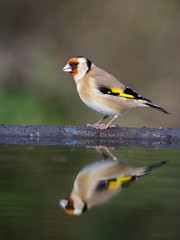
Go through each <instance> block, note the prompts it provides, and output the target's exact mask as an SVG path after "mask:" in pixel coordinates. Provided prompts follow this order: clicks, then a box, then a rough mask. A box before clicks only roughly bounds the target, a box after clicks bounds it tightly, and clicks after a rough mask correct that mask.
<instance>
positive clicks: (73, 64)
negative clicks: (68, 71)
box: [69, 62, 79, 68]
mask: <svg viewBox="0 0 180 240" xmlns="http://www.w3.org/2000/svg"><path fill="white" fill-rule="evenodd" d="M78 64H79V63H78V62H72V63H70V64H69V65H70V66H71V67H72V68H76V67H77V65H78Z"/></svg>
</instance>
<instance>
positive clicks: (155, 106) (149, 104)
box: [145, 102, 169, 114]
mask: <svg viewBox="0 0 180 240" xmlns="http://www.w3.org/2000/svg"><path fill="white" fill-rule="evenodd" d="M145 104H146V105H148V106H149V107H152V108H155V109H157V110H159V111H161V112H164V113H167V114H169V113H168V112H167V111H166V110H165V109H164V108H161V107H159V106H157V105H156V104H154V103H152V102H147V103H145Z"/></svg>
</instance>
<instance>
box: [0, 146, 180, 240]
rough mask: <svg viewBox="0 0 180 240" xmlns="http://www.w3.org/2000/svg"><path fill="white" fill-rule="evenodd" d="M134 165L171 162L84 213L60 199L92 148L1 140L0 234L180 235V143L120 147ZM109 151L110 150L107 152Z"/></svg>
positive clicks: (92, 156) (118, 152)
mask: <svg viewBox="0 0 180 240" xmlns="http://www.w3.org/2000/svg"><path fill="white" fill-rule="evenodd" d="M111 152H112V153H113V154H114V156H116V157H117V159H118V160H123V161H125V162H126V163H127V164H131V165H133V166H148V165H151V164H154V163H157V162H161V161H167V163H166V164H165V165H163V166H161V167H159V168H157V169H156V170H154V171H153V172H152V173H151V174H149V175H147V176H144V177H142V178H140V179H138V180H137V181H136V182H134V183H132V184H131V185H130V186H129V187H128V188H126V189H124V190H123V191H121V192H120V193H118V194H117V195H115V196H114V197H113V198H111V199H110V200H109V201H108V202H105V203H103V204H101V205H98V206H95V207H92V208H91V209H90V210H89V211H87V212H85V213H84V214H82V215H80V216H70V215H68V214H67V213H66V212H65V211H64V210H63V209H62V208H61V207H60V205H59V200H60V199H63V198H66V197H68V196H69V194H70V193H71V190H72V188H73V183H74V180H75V178H76V176H77V174H78V173H79V171H80V170H81V169H82V168H83V167H85V166H86V165H88V164H90V163H92V162H95V161H98V160H100V159H102V156H101V155H100V154H99V153H98V152H97V151H96V150H95V149H93V148H85V147H63V146H20V145H0V239H3V240H10V239H14V240H16V239H61V240H64V239H86V240H88V239H94V240H96V239H97V240H101V239H123V240H129V239H163V240H165V239H180V231H179V224H180V203H179V199H180V181H179V176H180V171H179V169H180V161H179V156H180V149H153V148H117V149H114V150H111ZM109 157H110V156H109Z"/></svg>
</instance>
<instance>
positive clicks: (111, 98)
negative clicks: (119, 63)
mask: <svg viewBox="0 0 180 240" xmlns="http://www.w3.org/2000/svg"><path fill="white" fill-rule="evenodd" d="M61 71H62V72H66V73H70V74H71V75H72V76H73V78H74V80H75V83H76V86H77V91H78V93H79V96H80V98H81V100H82V101H83V102H84V103H85V104H86V105H87V106H88V107H89V108H91V109H93V110H95V111H97V112H99V113H101V114H103V118H102V119H100V120H99V121H98V122H96V123H95V124H87V126H88V127H93V128H96V129H101V130H105V129H108V128H111V127H115V125H111V124H112V122H113V121H114V120H115V119H116V118H118V117H119V116H120V115H122V114H123V113H125V112H127V111H128V110H130V109H132V108H139V107H151V108H154V109H157V110H159V111H161V112H163V113H167V114H168V112H167V111H166V110H165V109H163V108H161V107H159V106H158V105H156V104H155V103H153V102H152V101H151V100H149V99H147V98H144V97H142V96H141V95H140V94H138V93H137V92H135V91H133V90H132V89H131V88H129V87H126V86H125V85H123V84H122V83H120V82H119V81H118V80H117V79H116V78H115V77H114V76H112V75H111V74H109V73H107V72H106V71H104V70H103V69H101V68H99V67H97V66H96V65H95V64H94V63H92V62H91V61H90V60H89V59H87V58H85V57H83V56H76V57H73V58H71V59H70V60H69V61H68V62H67V64H66V65H65V66H64V67H63V68H62V69H61ZM109 116H113V118H112V119H111V120H110V121H109V122H108V123H107V124H102V123H101V122H102V121H103V120H105V119H106V118H108V117H109Z"/></svg>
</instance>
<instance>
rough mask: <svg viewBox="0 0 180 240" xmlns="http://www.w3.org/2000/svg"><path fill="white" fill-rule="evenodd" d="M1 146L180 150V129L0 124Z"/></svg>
mask: <svg viewBox="0 0 180 240" xmlns="http://www.w3.org/2000/svg"><path fill="white" fill-rule="evenodd" d="M0 143H11V144H13V143H16V144H35V145H36V144H37V145H52V144H54V145H71V146H77V145H79V146H94V147H95V146H100V145H103V146H112V147H118V146H132V147H133V146H135V147H180V129H170V128H162V129H161V128H158V129H157V128H119V127H117V128H112V129H107V130H97V129H94V128H90V127H86V126H73V127H63V126H43V125H39V126H36V125H35V126H18V125H0Z"/></svg>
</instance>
